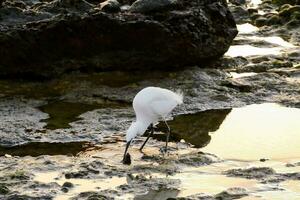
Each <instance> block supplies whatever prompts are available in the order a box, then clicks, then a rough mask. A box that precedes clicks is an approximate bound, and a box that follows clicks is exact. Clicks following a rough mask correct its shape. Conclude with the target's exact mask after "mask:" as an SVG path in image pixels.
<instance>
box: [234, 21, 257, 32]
mask: <svg viewBox="0 0 300 200" xmlns="http://www.w3.org/2000/svg"><path fill="white" fill-rule="evenodd" d="M237 29H238V31H239V34H248V33H253V32H255V31H258V30H259V29H258V28H257V27H256V26H253V25H252V24H249V23H245V24H240V25H237Z"/></svg>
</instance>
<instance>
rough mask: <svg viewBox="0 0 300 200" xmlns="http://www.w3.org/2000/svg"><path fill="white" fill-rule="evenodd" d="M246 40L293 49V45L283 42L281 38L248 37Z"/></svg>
mask: <svg viewBox="0 0 300 200" xmlns="http://www.w3.org/2000/svg"><path fill="white" fill-rule="evenodd" d="M248 39H251V40H254V41H265V42H268V43H271V44H276V45H278V46H282V47H287V48H292V47H295V46H294V45H293V44H291V43H289V42H287V41H285V40H284V39H282V38H281V37H278V36H272V37H257V36H251V37H248Z"/></svg>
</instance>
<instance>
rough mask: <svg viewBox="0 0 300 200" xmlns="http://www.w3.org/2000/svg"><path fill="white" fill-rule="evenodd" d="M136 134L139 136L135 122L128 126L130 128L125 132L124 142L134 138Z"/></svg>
mask: <svg viewBox="0 0 300 200" xmlns="http://www.w3.org/2000/svg"><path fill="white" fill-rule="evenodd" d="M137 134H139V127H138V123H137V122H132V124H131V125H130V127H129V128H128V130H127V132H126V141H127V142H129V141H130V140H132V139H133V138H135V136H136V135H137Z"/></svg>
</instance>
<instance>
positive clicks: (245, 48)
mask: <svg viewBox="0 0 300 200" xmlns="http://www.w3.org/2000/svg"><path fill="white" fill-rule="evenodd" d="M281 50H283V48H282V47H273V48H260V47H254V46H251V45H248V44H247V45H233V46H230V47H229V49H228V51H227V52H226V53H225V55H226V56H230V57H237V56H254V55H270V54H273V55H278V54H280V51H281Z"/></svg>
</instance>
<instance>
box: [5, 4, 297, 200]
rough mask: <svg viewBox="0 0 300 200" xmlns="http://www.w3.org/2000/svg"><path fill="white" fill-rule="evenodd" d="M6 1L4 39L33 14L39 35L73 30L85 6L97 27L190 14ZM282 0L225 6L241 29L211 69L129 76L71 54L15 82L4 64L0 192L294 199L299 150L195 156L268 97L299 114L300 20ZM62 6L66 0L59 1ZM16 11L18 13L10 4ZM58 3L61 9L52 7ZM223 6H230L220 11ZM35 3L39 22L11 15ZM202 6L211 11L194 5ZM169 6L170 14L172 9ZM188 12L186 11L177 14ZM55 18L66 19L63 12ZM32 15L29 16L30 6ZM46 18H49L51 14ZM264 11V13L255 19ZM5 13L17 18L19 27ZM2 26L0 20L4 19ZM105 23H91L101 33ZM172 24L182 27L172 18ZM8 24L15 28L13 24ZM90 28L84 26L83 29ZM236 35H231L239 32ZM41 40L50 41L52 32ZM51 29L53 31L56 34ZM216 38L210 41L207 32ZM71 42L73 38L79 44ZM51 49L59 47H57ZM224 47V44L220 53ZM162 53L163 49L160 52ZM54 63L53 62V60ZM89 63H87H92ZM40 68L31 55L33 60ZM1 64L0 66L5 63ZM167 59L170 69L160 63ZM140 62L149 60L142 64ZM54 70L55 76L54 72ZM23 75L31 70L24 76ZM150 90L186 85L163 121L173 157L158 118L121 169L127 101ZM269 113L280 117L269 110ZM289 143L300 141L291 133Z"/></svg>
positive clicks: (181, 199) (182, 199)
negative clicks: (236, 115) (274, 155)
mask: <svg viewBox="0 0 300 200" xmlns="http://www.w3.org/2000/svg"><path fill="white" fill-rule="evenodd" d="M5 2H6V3H4V4H5V5H4V4H3V3H2V7H1V8H0V11H3V10H5V9H8V7H9V9H8V10H10V11H9V12H6V14H5V15H4V14H3V12H0V15H1V22H0V24H1V26H0V28H1V37H2V39H3V37H4V39H5V38H6V39H5V41H8V39H9V40H11V41H15V39H16V36H17V35H12V36H9V35H5V34H6V33H9V32H13V31H16V32H18V31H20V32H22V31H25V32H26V30H28V29H29V27H26V26H25V27H23V25H24V24H26V23H29V22H28V21H26V20H29V21H30V20H31V21H35V20H37V21H38V22H30V23H29V24H31V25H32V27H31V29H33V30H35V28H34V27H38V28H37V30H36V31H40V30H41V29H39V27H40V26H41V27H40V28H45V27H43V25H45V26H46V27H47V26H49V25H50V24H52V22H54V21H55V20H57V22H58V23H57V24H54V25H53V27H52V28H53V30H56V28H57V27H59V26H62V25H68V23H70V21H69V19H70V20H71V21H72V20H75V19H76V16H77V17H78V16H81V17H82V15H86V14H83V13H86V12H89V10H90V9H91V8H92V9H94V8H95V7H96V6H97V9H98V10H97V9H94V11H93V12H92V13H90V14H87V15H86V16H85V17H84V16H83V18H84V19H85V20H87V21H85V22H88V23H90V22H91V23H92V22H93V24H94V23H96V21H94V20H96V19H97V20H98V19H100V18H101V19H102V18H105V19H108V18H109V20H112V19H113V20H116V18H118V17H119V18H120V19H119V20H122V19H124V18H128V19H130V20H133V21H134V24H135V25H136V20H137V18H135V17H138V18H139V19H143V20H142V22H141V23H142V24H143V23H146V22H147V23H148V21H147V20H149V19H151V20H150V22H149V23H153V20H154V18H155V20H158V21H159V23H162V24H164V25H166V24H167V23H169V21H167V22H165V20H166V17H170V19H173V17H174V16H175V15H177V14H178V15H179V14H180V13H181V12H183V13H185V12H186V11H183V10H182V9H185V8H187V7H180V6H179V7H178V5H176V6H175V5H173V4H172V6H170V7H169V6H167V7H164V6H163V7H164V8H163V10H164V11H163V12H162V13H169V14H170V13H171V14H170V16H165V15H164V14H162V15H160V14H159V13H160V12H156V11H155V12H153V11H151V12H150V13H147V12H146V13H144V12H142V13H137V12H133V13H132V14H130V15H129V14H128V13H129V12H128V11H126V9H127V10H128V9H130V7H125V8H124V7H123V8H122V6H123V5H126V4H128V5H131V4H132V3H133V2H127V1H122V2H121V1H120V2H119V3H120V5H117V7H118V6H120V9H116V4H114V2H115V1H109V2H106V3H102V4H100V5H99V4H98V3H97V2H96V1H89V2H84V1H53V2H56V4H54V3H53V2H52V1H51V2H52V3H51V2H50V1H29V0H26V1H25V0H24V1H5ZM8 2H11V3H13V4H14V5H8ZM22 2H23V3H22ZM34 2H36V4H34ZM72 2H73V3H75V4H74V7H72V6H70V3H72ZM76 2H77V3H78V2H81V3H80V4H77V3H76ZM159 2H162V4H160V5H159V6H161V5H165V4H164V3H165V2H169V3H170V2H171V3H172V2H173V1H168V0H166V1H159ZM182 2H183V3H186V5H189V6H190V7H189V8H192V7H193V5H191V4H192V2H197V3H199V4H201V2H198V1H186V2H185V1H182ZM203 2H204V1H203ZM277 2H278V1H274V2H273V1H272V2H270V1H267V0H265V1H262V2H261V3H257V4H254V3H253V2H248V1H245V2H244V1H242V0H240V1H237V0H236V1H231V3H229V7H228V8H229V9H230V10H231V12H232V13H233V16H234V17H235V20H236V22H237V28H238V30H239V34H238V35H237V37H236V38H235V39H234V41H233V43H232V44H231V46H230V48H229V50H228V51H227V52H226V54H225V56H223V57H222V58H220V59H218V60H216V62H213V63H211V64H210V65H209V66H208V65H204V68H199V67H198V66H197V65H198V64H199V63H198V64H196V66H194V65H193V66H188V65H187V66H186V65H184V69H181V67H180V69H181V70H178V69H177V70H174V68H175V67H174V68H173V67H172V66H175V65H172V66H171V65H170V66H167V65H157V67H158V68H159V69H153V70H150V71H146V72H145V71H132V69H133V68H130V69H129V68H128V69H129V71H128V70H127V69H126V70H124V71H123V70H120V69H123V67H121V66H119V67H120V68H117V69H118V70H117V71H101V70H102V68H97V66H98V67H99V66H100V65H92V64H91V65H89V66H90V67H95V66H96V67H95V69H92V68H86V69H84V68H81V67H82V65H80V66H79V65H76V64H78V62H77V61H76V60H75V61H74V63H72V62H71V61H70V60H68V61H65V62H64V61H62V63H61V65H55V66H57V67H58V68H57V69H56V68H55V70H54V71H53V69H54V68H52V67H53V66H54V65H52V64H53V63H54V62H53V63H47V64H49V65H48V66H47V67H46V69H47V70H49V71H51V73H52V72H53V74H51V73H50V72H49V71H47V70H44V69H45V68H44V67H45V66H44V65H40V67H41V68H31V67H28V68H27V67H26V68H22V70H25V69H30V70H33V69H34V70H35V69H38V70H42V71H36V72H37V74H33V71H21V72H22V73H23V72H24V74H22V76H21V77H23V78H24V75H25V74H26V73H29V74H30V75H32V76H38V77H41V75H42V77H48V78H50V77H51V79H48V80H43V81H36V80H34V81H33V80H24V79H20V80H17V79H15V77H16V76H15V75H16V74H15V72H17V71H14V70H19V67H20V68H21V67H23V66H17V68H10V69H9V70H11V71H7V68H4V70H1V72H0V73H1V74H2V75H7V76H5V78H6V79H1V80H0V199H4V200H12V199H26V200H27V199H28V200H32V199H54V200H55V199H58V200H62V199H87V200H94V199H137V200H139V199H142V200H145V199H155V198H156V199H167V198H169V199H176V200H194V199H195V200H196V199H205V200H207V199H209V200H212V199H214V200H215V199H216V200H217V199H266V198H267V199H268V198H269V199H273V198H274V197H276V198H281V199H284V198H289V199H293V198H295V197H296V198H297V197H298V196H299V195H300V189H299V187H297V186H298V185H299V180H300V175H299V172H300V168H299V166H300V164H299V161H300V157H299V156H297V155H296V156H295V157H289V156H291V155H287V157H285V158H284V159H281V160H276V159H270V158H268V157H263V156H261V155H258V156H261V157H260V159H258V160H257V159H256V160H247V158H246V157H241V160H239V159H238V160H237V159H224V158H221V157H220V155H218V153H215V154H216V155H214V154H212V152H202V150H203V149H204V147H205V146H208V145H209V144H212V142H213V140H214V138H213V136H214V135H212V134H210V133H212V132H215V131H216V130H218V129H220V127H221V126H222V124H223V123H224V121H226V119H228V118H230V115H231V113H232V112H233V111H234V109H235V108H237V107H243V106H246V105H250V104H261V103H266V102H268V103H276V104H280V105H281V106H286V107H289V109H291V110H289V111H287V113H290V115H288V117H291V118H289V119H292V117H293V116H292V110H297V111H298V110H299V108H300V104H299V102H300V95H299V94H300V68H299V64H300V52H299V26H290V24H294V23H296V22H298V21H296V22H295V20H294V19H297V8H298V6H299V2H298V1H293V0H291V1H289V2H288V1H281V3H280V4H278V3H277ZM62 3H67V4H66V6H65V7H63V6H61V5H62ZM108 3H109V4H108ZM214 3H216V4H214ZM212 4H213V5H221V7H223V6H225V5H226V4H225V3H224V2H222V1H211V2H210V3H209V5H212ZM284 4H289V5H290V6H287V5H284ZM3 5H4V6H3ZM58 5H60V6H58ZM168 5H169V4H168ZM196 5H198V4H196ZM156 6H157V5H156ZM17 7H18V8H20V9H21V11H20V9H16V8H17ZM60 7H62V9H61V10H59V9H58V8H60ZM204 7H205V6H204ZM217 7H218V6H217ZM221 7H218V8H221ZM225 7H226V9H227V6H225ZM13 8H15V9H13ZM33 8H36V11H34V12H36V13H37V15H36V16H35V17H36V18H33V19H27V18H26V17H24V16H23V15H17V16H13V17H12V18H10V17H9V15H8V14H9V13H10V14H11V13H12V10H15V11H14V12H15V13H19V14H20V13H22V14H24V15H25V14H26V12H29V11H30V10H31V9H33ZM47 9H49V10H47ZM51 9H52V10H51ZM85 9H86V10H85ZM101 9H103V10H102V11H101ZM123 9H125V11H124V10H123ZM151 9H152V8H151ZM199 9H200V10H201V9H204V10H205V9H208V8H206V7H205V8H203V7H201V6H200V8H199ZM284 9H287V10H289V14H287V15H284V17H283V15H282V14H280V13H281V12H283V10H284ZM66 10H68V11H67V13H65V15H64V14H62V13H60V14H57V16H56V15H53V13H54V11H55V12H58V13H59V12H64V11H66ZM87 10H88V11H87ZM195 10H197V9H195ZM48 11H49V12H48ZM50 11H51V12H50ZM219 11H220V10H219ZM24 12H25V13H24ZM173 12H175V13H176V14H174V15H173V14H172V13H173ZM226 12H227V11H226ZM284 12H287V11H284ZM47 13H48V14H47ZM70 13H72V15H71V16H69V14H70ZM126 13H127V14H126ZM181 14H182V13H181ZM188 14H189V13H185V14H184V16H186V15H188ZM61 15H64V16H65V17H69V19H63V18H60V17H59V16H61ZM4 16H6V18H5V17H4ZM28 16H32V13H31V14H30V13H29V14H28ZM254 16H255V17H254ZM42 17H44V18H43V19H42ZM81 17H80V19H79V18H78V21H76V20H75V21H76V23H75V21H74V24H72V25H74V26H78V27H80V26H81V25H82V24H80V23H83V22H82V20H83V21H84V19H81ZM227 17H228V16H227ZM274 17H279V18H280V23H279V22H278V23H271V22H270V21H272V20H273V19H272V18H274ZM281 17H282V18H281ZM47 18H51V20H48V21H47ZM229 18H230V17H229ZM261 18H266V19H264V20H261ZM9 19H18V20H21V19H22V20H23V21H22V20H21V21H17V22H16V21H9ZM180 19H182V18H180ZM89 20H90V21H89ZM174 20H175V19H174ZM228 20H229V21H230V19H228ZM262 21H264V22H262ZM291 21H292V22H291ZM4 22H5V23H6V25H5V26H3V24H4ZM77 22H78V23H79V24H77ZM102 22H103V21H102ZM102 22H101V23H100V24H99V26H98V25H95V27H98V28H99V29H100V28H101V26H102V25H103V24H102ZM110 22H111V21H110ZM175 22H176V23H177V19H176V20H175ZM189 22H190V21H188V22H186V23H189ZM9 23H11V24H16V25H17V26H19V27H17V26H15V27H12V26H10V25H9ZM61 23H62V24H61ZM124 23H125V24H126V22H124ZM147 23H146V24H147ZM217 23H220V22H217ZM258 23H262V25H261V26H260V25H258ZM288 24H289V25H288ZM152 25H153V24H152ZM152 25H151V28H153V26H152ZM156 25H158V24H155V26H156ZM254 25H257V26H254ZM72 27H73V26H72ZM230 27H231V26H230ZM50 28H51V26H50ZM93 28H94V26H93ZM232 28H233V29H232V30H234V31H233V32H232V33H231V34H233V35H234V33H235V32H236V30H235V25H232ZM182 30H184V29H183V28H182V27H179V30H178V31H182ZM227 30H228V29H227ZM61 31H62V32H65V31H66V30H65V29H62V30H61ZM90 31H91V30H90V29H87V30H86V32H85V34H87V33H88V32H89V33H90ZM115 31H116V30H115ZM18 33H19V32H18ZM28 33H30V34H31V33H33V32H28ZM191 33H193V31H192V32H191ZM26 34H27V33H26ZM30 34H29V35H30ZM69 34H71V35H72V33H71V32H68V33H66V35H62V36H64V37H65V36H69ZM78 34H79V33H78ZM78 34H75V35H78ZM116 34H117V33H116ZM79 35H80V34H79ZM233 35H231V36H232V37H234V36H233ZM19 36H20V35H19ZM48 36H49V37H50V36H51V34H50V35H47V37H48ZM52 36H53V37H54V38H58V37H60V36H59V35H54V33H53V34H52ZM81 36H82V35H81ZM119 36H120V34H118V37H119ZM72 37H73V36H72ZM149 37H150V35H149ZM211 37H212V40H213V37H214V36H211ZM33 38H34V37H33V35H32V37H31V36H30V37H28V38H27V39H28V40H26V41H25V40H24V38H22V40H21V38H19V39H18V41H23V42H25V43H24V44H23V45H25V46H26V45H28V44H33V43H36V42H38V41H36V40H35V39H34V40H33ZM2 39H0V40H1V41H4V40H2ZM88 39H92V38H88ZM137 39H140V38H137ZM227 39H228V38H227ZM76 41H77V40H76ZM182 41H183V40H182ZM64 42H65V43H64ZM73 42H74V45H79V43H76V42H75V41H73ZM228 42H229V40H228ZM62 43H63V44H62V45H69V44H70V43H68V42H66V41H63V42H62ZM225 43H226V42H225ZM225 43H223V44H225ZM1 44H2V43H1ZM80 44H81V43H80ZM141 44H142V43H141ZM164 44H165V43H164ZM164 44H161V45H164ZM199 44H202V43H199ZM207 44H209V43H207ZM215 44H216V43H215ZM159 45H160V44H159ZM228 45H229V43H228ZM25 46H24V47H25ZM53 46H54V47H57V44H53ZM8 47H9V48H10V50H13V49H14V48H17V47H18V46H17V45H16V44H15V46H14V45H12V46H11V47H10V46H8ZM32 47H33V48H35V47H36V46H32ZM54 47H53V48H54ZM127 47H129V46H127ZM223 47H225V46H223ZM228 47H229V46H228ZM228 47H226V48H228ZM1 48H2V46H1V47H0V49H1ZM9 48H8V49H9ZM178 48H179V47H178ZM226 48H220V49H219V50H220V51H222V52H223V51H224V52H225V51H226V50H225V49H226ZM2 50H3V48H2ZM19 50H21V49H19ZM55 50H56V49H55ZM163 50H164V49H159V51H163ZM61 51H64V50H63V49H62V50H60V49H57V54H58V53H60V52H61ZM159 51H158V52H159ZM180 51H181V50H180ZM180 51H179V52H180ZM17 52H20V51H16V53H17ZM24 52H25V51H24ZM4 53H7V52H6V51H1V52H0V55H1V56H2V55H4ZM31 53H32V55H31ZM39 53H43V51H41V52H39ZM87 53H88V52H87ZM207 53H209V52H207ZM215 53H217V52H215ZM5 55H6V54H5ZM12 55H17V54H12ZM28 55H29V57H27V56H28ZM54 55H55V54H54ZM18 56H24V58H26V59H27V58H28V59H29V58H31V57H30V56H32V57H33V56H35V54H34V51H27V50H26V54H18ZM45 56H47V55H45ZM184 56H186V55H184ZM36 58H38V57H36ZM40 58H42V57H40ZM5 59H6V57H1V61H0V63H1V62H2V63H3V62H6V61H7V60H5ZM7 59H8V58H7ZM45 59H46V60H47V59H48V58H45ZM49 59H54V60H56V59H57V57H55V56H54V57H51V58H49ZM80 59H81V58H80ZM28 61H29V60H28ZM44 61H45V60H43V59H41V60H37V61H36V63H38V62H43V64H44ZM84 62H86V63H85V64H87V60H85V61H84ZM95 62H97V59H96V60H95ZM134 62H135V61H134ZM187 62H189V60H187ZM201 62H202V61H201ZM36 63H30V62H28V64H36ZM172 63H173V64H174V63H177V60H172V62H171V63H170V64H172ZM100 64H101V63H100ZM203 64H204V63H203ZM0 66H1V67H0V68H1V69H3V68H2V67H3V66H2V65H1V64H0ZM49 66H50V67H49ZM60 66H63V67H62V68H60ZM136 66H137V65H134V66H126V67H136ZM165 66H166V68H163V67H165ZM48 67H49V68H48ZM71 69H72V70H71ZM99 69H100V70H99ZM144 69H146V67H145V68H142V70H144ZM151 69H152V68H151ZM161 69H163V70H161ZM167 69H168V70H167ZM169 69H172V70H169ZM64 70H67V71H64ZM68 70H69V71H68ZM73 70H74V71H73ZM80 71H81V72H80ZM96 71H98V72H96ZM99 71H101V72H99ZM4 72H5V73H6V74H4ZM48 72H49V73H48ZM9 74H10V75H11V76H12V75H14V79H9V76H8V75H9ZM57 75H60V76H59V77H56V76H57ZM54 77H56V78H54ZM30 78H32V77H31V76H29V79H30ZM149 85H152V86H159V87H164V88H169V89H172V90H176V89H181V90H182V91H183V93H184V96H185V98H184V104H183V105H182V106H181V107H178V108H177V109H176V110H175V111H174V113H173V116H172V117H170V118H169V119H168V120H169V124H170V126H171V129H172V133H173V134H172V135H171V140H172V142H171V143H170V155H169V156H167V157H164V156H163V155H162V154H161V152H160V147H161V146H163V144H164V142H163V139H162V138H164V134H163V132H164V129H163V127H162V126H160V125H158V127H157V129H156V133H157V134H156V135H155V138H154V139H150V141H149V143H148V144H147V148H145V152H144V153H141V152H139V150H138V147H139V146H140V145H141V144H142V142H143V140H144V138H143V137H141V138H137V140H135V141H134V144H133V146H132V148H131V149H130V153H131V155H132V158H133V163H132V165H130V166H124V165H122V164H121V163H120V161H121V159H122V154H123V150H124V145H125V143H124V133H125V130H126V128H127V127H128V126H129V124H130V123H131V121H132V120H133V118H134V113H133V110H132V108H131V102H132V98H133V97H134V95H135V94H136V93H137V91H139V90H140V89H141V88H144V87H147V86H149ZM260 111H261V110H260ZM271 111H272V110H271ZM274 113H275V112H274ZM262 114H263V113H259V114H258V115H262ZM273 115H274V116H275V115H276V113H275V114H273ZM273 115H272V116H270V119H263V120H266V122H267V121H268V120H270V122H271V123H273V121H272V119H271V118H272V117H273ZM276 116H277V115H276ZM297 116H298V115H294V117H297ZM244 118H246V117H245V115H244V117H243V119H244ZM241 119H242V118H241ZM263 120H262V121H263ZM290 121H291V120H290ZM262 123H263V122H262ZM251 126H253V124H251V122H249V127H251ZM292 129H293V128H292ZM292 129H291V131H292ZM291 131H287V132H284V134H283V135H282V137H283V138H280V140H284V135H287V134H289V132H291ZM259 132H260V131H259ZM270 133H273V132H272V131H270ZM219 134H220V133H219ZM294 140H295V141H296V140H297V137H295V138H294ZM229 145H230V146H231V145H234V143H229ZM275 148H277V147H274V149H275ZM244 159H246V160H244Z"/></svg>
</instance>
